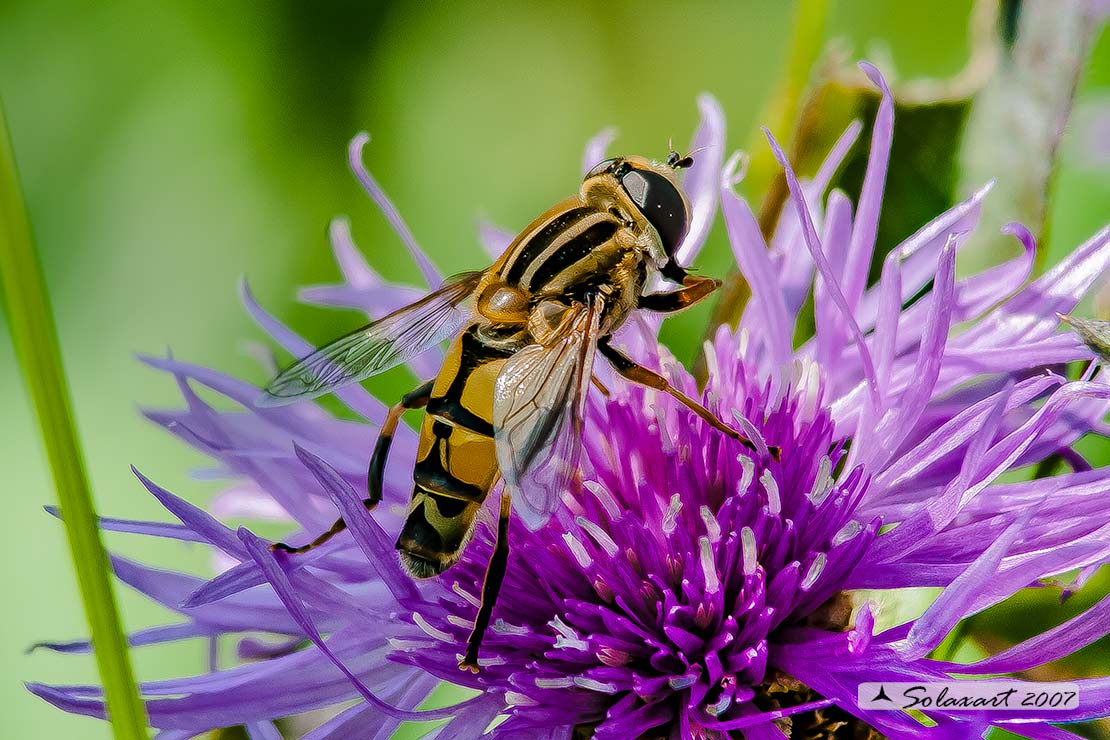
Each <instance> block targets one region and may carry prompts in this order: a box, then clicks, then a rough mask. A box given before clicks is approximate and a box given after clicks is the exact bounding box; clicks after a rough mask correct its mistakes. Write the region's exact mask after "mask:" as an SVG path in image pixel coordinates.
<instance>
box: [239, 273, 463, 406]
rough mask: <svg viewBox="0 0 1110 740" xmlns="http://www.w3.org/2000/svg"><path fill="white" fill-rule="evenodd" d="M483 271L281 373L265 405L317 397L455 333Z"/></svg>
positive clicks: (265, 397) (452, 281)
mask: <svg viewBox="0 0 1110 740" xmlns="http://www.w3.org/2000/svg"><path fill="white" fill-rule="evenodd" d="M482 274H483V273H481V272H468V273H464V274H462V275H458V276H456V277H454V278H451V279H450V280H448V282H447V283H445V284H444V285H443V286H442V287H440V288H439V289H438V290H436V291H435V292H433V293H430V294H428V295H427V296H425V297H424V298H421V299H420V300H419V301H417V302H416V303H412V304H409V305H408V306H404V307H403V308H399V309H397V310H396V311H394V312H393V313H391V314H389V315H388V316H383V317H382V318H380V319H378V320H377V321H374V322H372V323H370V324H367V325H366V326H364V327H362V328H361V329H356V330H355V331H353V332H351V333H350V334H347V335H345V336H342V337H340V338H339V339H336V340H335V341H333V342H331V343H330V344H327V345H325V346H323V347H321V348H320V349H318V350H316V351H315V352H313V353H312V354H310V355H308V356H307V357H305V358H303V359H301V360H298V361H297V362H295V363H293V364H292V365H291V366H289V367H288V368H286V369H285V370H282V371H281V372H280V373H278V374H277V376H275V377H274V379H273V380H271V381H270V382H269V384H268V385H267V386H266V388H265V391H266V392H265V394H264V395H263V396H262V398H261V399H260V401H259V404H260V405H263V406H280V405H283V404H286V403H292V402H293V401H299V400H301V399H305V398H315V397H316V396H321V395H323V394H325V393H330V392H331V391H334V390H336V389H338V388H342V387H343V386H345V385H350V384H351V383H357V382H358V381H360V380H364V379H365V378H368V377H370V376H371V375H376V374H377V373H380V372H382V371H384V370H388V369H389V368H391V367H394V366H396V365H399V364H401V363H402V362H405V361H407V360H409V359H411V358H413V357H415V356H417V355H418V354H420V353H421V352H423V351H425V350H427V349H428V348H430V347H431V346H432V345H434V344H436V343H438V342H440V341H442V340H444V339H446V338H447V337H449V336H451V335H452V334H454V333H455V332H457V331H458V330H459V329H460V328H461V327H462V325H463V324H465V323H466V320H467V318H468V314H467V312H465V311H462V310H460V309H459V307H458V306H459V304H461V303H462V302H463V301H464V300H466V298H467V297H468V296H469V295H470V294H471V293H473V292H474V288H475V287H476V286H477V285H478V281H479V280H480V279H481V277H482Z"/></svg>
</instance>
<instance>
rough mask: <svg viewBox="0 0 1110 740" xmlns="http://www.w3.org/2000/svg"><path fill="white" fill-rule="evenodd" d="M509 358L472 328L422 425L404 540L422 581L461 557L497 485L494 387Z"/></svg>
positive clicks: (447, 366) (407, 558)
mask: <svg viewBox="0 0 1110 740" xmlns="http://www.w3.org/2000/svg"><path fill="white" fill-rule="evenodd" d="M510 355H511V353H510V352H507V351H505V350H501V349H498V348H493V347H489V346H487V345H486V344H484V343H483V342H482V340H481V337H480V336H479V334H478V332H477V329H476V327H471V328H470V329H468V330H466V331H464V332H463V333H462V334H461V335H460V336H459V337H458V338H457V339H456V340H455V341H454V342H453V343H452V345H451V348H450V349H449V350H448V353H447V357H446V359H445V360H444V363H443V368H442V369H441V370H440V374H439V376H438V377H437V378H436V382H435V385H434V386H433V388H432V397H431V399H430V400H429V401H428V406H427V409H426V410H425V414H424V420H423V422H422V424H421V427H420V444H419V447H418V449H417V453H416V466H415V468H414V469H413V483H414V486H413V494H412V503H411V504H410V506H409V513H408V518H407V519H406V520H405V526H404V528H403V529H402V530H401V535H400V537H399V538H398V540H397V549H398V550H400V552H401V561H402V563H403V564H404V565H405V568H406V569H407V570H408V571H409V572H410V573H411V574H412V575H414V576H416V577H418V578H427V577H430V576H434V575H437V574H439V573H442V572H443V571H444V570H446V569H447V568H450V567H451V566H452V565H454V564H455V563H456V562H458V560H459V558H460V557H461V556H462V552H463V549H464V548H465V547H466V543H467V541H468V540H469V539H470V535H471V531H472V530H473V527H474V518H475V516H476V515H477V513H478V510H479V509H480V508H481V506H482V502H483V501H484V500H485V498H486V495H487V494H488V493H489V492H490V489H492V488H493V486H494V485H495V484H496V483H497V480H498V477H499V471H498V468H497V452H496V448H495V445H494V440H493V424H492V422H491V419H492V417H493V388H494V382H495V381H496V380H497V375H498V373H499V372H500V371H501V367H502V365H503V364H504V362H505V360H506V358H508V357H509V356H510Z"/></svg>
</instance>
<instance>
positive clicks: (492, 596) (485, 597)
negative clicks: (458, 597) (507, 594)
mask: <svg viewBox="0 0 1110 740" xmlns="http://www.w3.org/2000/svg"><path fill="white" fill-rule="evenodd" d="M511 510H512V498H511V497H510V496H509V494H508V492H505V493H502V494H501V512H500V515H499V516H498V518H497V540H496V542H495V543H494V546H493V555H492V556H491V557H490V561H489V567H488V568H486V577H485V580H483V581H482V605H481V606H480V607H478V615H477V616H476V617H475V618H474V629H473V630H471V632H470V637H469V638H468V639H467V641H466V655H465V656H463V659H462V660H460V661H459V668H460V669H461V670H464V671H470V672H471V673H477V672H478V670H479V669H478V649H479V648H480V647H481V646H482V638H483V637H484V636H485V634H486V629H487V628H488V627H489V621H490V617H492V616H493V605H494V604H496V603H497V595H498V594H499V593H500V592H501V583H502V582H503V581H504V580H505V567H506V566H507V565H508V562H509V513H510V511H511Z"/></svg>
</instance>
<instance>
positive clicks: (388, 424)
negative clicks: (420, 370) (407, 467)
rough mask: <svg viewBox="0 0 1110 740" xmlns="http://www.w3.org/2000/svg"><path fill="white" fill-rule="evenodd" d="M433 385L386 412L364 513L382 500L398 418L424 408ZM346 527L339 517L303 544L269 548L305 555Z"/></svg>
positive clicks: (368, 479) (371, 466)
mask: <svg viewBox="0 0 1110 740" xmlns="http://www.w3.org/2000/svg"><path fill="white" fill-rule="evenodd" d="M434 382H435V381H433V380H429V381H428V382H427V383H424V384H423V385H422V386H420V387H419V388H416V389H415V390H412V391H409V392H408V393H406V394H405V395H404V396H402V397H401V400H400V401H399V402H397V403H396V404H395V405H394V406H392V407H391V408H390V409H389V413H387V414H386V416H385V422H383V423H382V426H381V429H380V430H378V441H377V442H376V443H375V444H374V454H373V455H372V456H371V457H370V468H369V471H368V473H367V476H366V477H367V481H366V489H367V494H368V496H367V498H365V499H363V500H362V503H363V505H365V506H366V509H367V511H370V510H372V509H373V508H374V507H375V506H377V505H378V502H379V501H381V500H382V480H383V478H384V477H385V460H386V458H387V457H388V456H389V447H390V445H391V444H392V443H393V434H394V432H396V431H397V422H399V421H400V420H401V415H402V414H404V413H405V411H407V410H409V409H419V408H423V407H424V406H426V405H427V404H428V399H429V398H431V395H432V385H433V384H434ZM346 528H347V522H345V521H343V517H339V518H338V519H336V520H335V524H332V525H331V528H330V529H328V531H326V532H324V533H323V534H321V535H320V536H319V537H317V538H316V539H314V540H312V542H309V543H308V544H306V545H301V546H300V547H293V546H292V545H287V544H285V543H284V542H275V543H274V544H273V545H270V549H271V550H280V551H282V552H287V553H290V554H297V553H302V552H308V551H309V550H312V549H315V548H317V547H319V546H320V545H322V544H324V543H325V542H327V541H328V540H330V539H331V538H332V537H334V536H335V535H337V534H339V533H340V532H342V531H343V530H344V529H346Z"/></svg>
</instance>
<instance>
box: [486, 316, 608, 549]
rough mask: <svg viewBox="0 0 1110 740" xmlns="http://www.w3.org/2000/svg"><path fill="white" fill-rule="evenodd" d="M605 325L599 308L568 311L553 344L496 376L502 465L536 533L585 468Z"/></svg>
mask: <svg viewBox="0 0 1110 740" xmlns="http://www.w3.org/2000/svg"><path fill="white" fill-rule="evenodd" d="M600 319H601V302H600V301H596V302H595V303H594V304H592V305H590V306H585V305H578V306H574V307H572V308H570V309H568V315H567V316H566V317H565V320H564V321H563V323H562V331H561V332H560V335H559V336H558V337H557V338H556V339H555V340H554V341H552V342H549V343H548V344H547V345H540V344H532V345H529V346H527V347H525V348H524V349H522V350H520V351H519V352H517V353H516V354H515V355H513V356H512V357H511V358H510V359H509V360H508V362H506V363H505V367H504V368H503V369H502V371H501V374H500V375H499V376H498V377H497V383H496V385H495V388H494V398H493V428H494V439H495V440H496V442H497V462H498V465H499V466H500V468H501V475H502V477H504V479H505V485H506V486H508V487H509V489H510V491H511V492H512V495H513V506H514V508H515V509H516V510H517V513H518V514H519V515H520V517H521V519H522V520H523V521H524V523H525V524H526V525H527V526H528V527H529V528H530V529H538V528H539V527H540V526H542V525H543V524H544V523H545V522H546V521H547V520H548V519H549V518H550V517H551V514H552V513H553V512H554V511H555V508H556V507H557V506H558V504H559V500H560V498H561V497H562V494H563V492H564V491H566V490H567V487H568V486H569V484H570V482H571V479H572V478H573V476H574V474H575V472H576V471H577V469H578V458H579V454H580V451H581V449H582V414H583V411H584V409H585V403H586V392H587V390H588V388H589V385H590V375H591V372H592V368H593V359H594V351H595V349H596V347H597V338H598V325H599V322H600Z"/></svg>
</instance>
